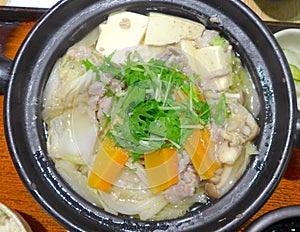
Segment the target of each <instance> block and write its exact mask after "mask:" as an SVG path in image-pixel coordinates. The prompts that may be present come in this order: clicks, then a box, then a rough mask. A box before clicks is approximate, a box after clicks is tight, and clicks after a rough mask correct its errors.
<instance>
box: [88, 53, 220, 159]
mask: <svg viewBox="0 0 300 232" xmlns="http://www.w3.org/2000/svg"><path fill="white" fill-rule="evenodd" d="M111 58H112V56H109V57H106V58H105V60H104V63H103V65H101V66H100V67H95V66H93V65H92V64H90V63H89V62H88V61H85V62H84V63H85V65H86V68H87V69H91V70H93V71H95V72H96V73H98V74H99V75H101V73H109V74H112V75H114V76H116V77H117V78H120V81H121V82H124V83H125V86H126V89H125V92H126V93H125V94H124V95H123V96H120V97H115V101H114V105H113V108H112V111H111V115H112V117H117V118H120V119H122V120H121V121H120V120H117V123H115V124H114V125H113V126H112V127H111V128H112V129H111V130H110V131H109V132H108V133H109V136H111V137H112V138H114V140H115V142H116V144H115V145H116V146H120V147H122V148H125V149H126V150H128V151H129V152H130V156H131V157H132V159H133V161H134V162H135V161H137V160H138V159H139V158H140V157H141V155H143V154H145V153H147V152H152V151H154V150H158V149H161V148H164V147H175V148H176V149H181V148H182V144H183V143H184V142H185V140H186V139H187V138H188V137H189V136H190V134H191V133H192V131H193V129H194V128H204V126H205V125H206V124H207V123H208V122H209V121H210V119H211V113H210V106H209V105H208V103H207V102H206V101H205V100H204V98H203V96H202V94H201V93H200V91H199V89H198V87H197V86H196V85H195V84H194V79H195V77H189V76H187V75H185V74H184V73H183V72H182V69H181V68H180V67H178V65H170V66H167V64H166V62H164V61H162V60H156V59H151V60H150V61H148V62H145V61H143V59H142V58H141V57H140V55H139V54H138V53H134V54H130V55H128V57H127V59H126V63H125V64H124V65H121V66H118V65H115V64H113V63H112V62H111ZM107 94H110V95H112V94H111V93H110V91H109V90H107ZM175 94H178V95H179V98H180V99H176V98H175ZM224 101H225V100H224ZM225 103H226V102H225ZM225 103H224V102H223V101H220V103H219V105H220V106H219V107H217V108H216V111H218V114H217V115H218V118H217V120H218V122H220V121H222V120H223V119H222V118H223V116H222V113H223V111H222V110H224V107H225V106H224V104H225ZM108 119H109V121H111V122H113V121H114V118H108Z"/></svg>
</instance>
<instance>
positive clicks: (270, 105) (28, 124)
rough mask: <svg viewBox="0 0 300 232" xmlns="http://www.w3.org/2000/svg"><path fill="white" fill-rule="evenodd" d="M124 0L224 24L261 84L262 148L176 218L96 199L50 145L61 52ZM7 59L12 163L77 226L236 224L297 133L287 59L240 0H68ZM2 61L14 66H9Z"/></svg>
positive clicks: (133, 7) (56, 212) (52, 208)
mask: <svg viewBox="0 0 300 232" xmlns="http://www.w3.org/2000/svg"><path fill="white" fill-rule="evenodd" d="M120 10H129V11H136V12H140V13H147V12H149V11H157V12H163V13H166V14H171V15H177V16H181V17H186V18H189V19H192V20H195V21H200V22H202V23H204V24H205V25H206V26H207V27H208V28H213V29H216V30H219V31H221V33H222V34H223V35H224V36H225V37H226V38H227V39H229V40H230V41H231V43H232V45H233V47H234V50H235V51H236V52H237V53H239V54H240V57H241V60H242V62H243V64H244V66H245V67H246V69H247V70H248V72H249V73H250V75H251V77H252V79H253V82H254V83H255V87H256V90H257V92H258V94H259V100H260V103H261V106H262V107H261V112H260V114H259V116H258V122H259V125H260V128H261V132H260V134H259V136H258V138H257V141H256V144H257V147H258V150H259V154H258V155H256V156H253V157H252V159H251V162H250V164H249V165H248V167H247V170H246V171H245V173H244V175H243V176H242V177H241V179H240V180H239V181H238V182H237V183H236V185H235V186H234V187H233V188H232V190H230V191H229V192H228V193H227V194H226V195H224V196H223V197H222V198H221V199H219V200H216V201H214V202H212V204H211V205H210V206H209V207H206V208H196V209H194V210H193V211H191V212H188V213H187V214H186V215H185V216H183V217H180V218H177V219H174V220H166V221H159V222H152V221H139V220H136V219H130V218H128V217H118V216H114V215H111V214H109V213H107V212H105V211H103V210H102V209H99V208H97V207H95V206H93V205H91V204H90V203H88V202H87V201H85V200H84V199H82V198H81V197H80V196H79V195H78V194H76V193H75V192H74V191H72V190H71V189H70V187H69V186H68V184H67V183H65V182H64V181H63V179H62V178H61V176H60V175H59V174H58V173H57V171H56V170H55V168H54V166H53V163H52V162H51V160H50V159H49V157H48V155H47V150H46V143H45V136H44V133H43V122H42V119H41V109H42V94H43V88H44V86H45V83H46V81H47V79H48V77H49V73H50V71H51V69H52V67H53V65H54V63H55V61H56V60H57V59H58V57H60V56H62V55H63V54H64V53H65V52H66V50H67V49H68V47H70V46H71V45H73V44H74V43H75V42H77V41H78V40H79V39H81V38H82V37H83V36H84V35H86V34H87V33H88V32H89V31H90V30H91V29H93V28H94V27H96V26H97V25H98V24H99V23H101V22H103V21H104V20H105V19H106V18H107V16H108V15H109V14H110V13H112V12H114V11H120ZM211 17H215V18H216V19H217V22H215V21H211V20H210V18H211ZM1 66H2V67H1V70H2V71H1V75H2V76H1V78H2V82H1V88H2V90H6V91H5V130H6V136H7V143H8V147H9V150H10V153H11V157H12V160H13V162H14V164H15V167H16V169H17V171H18V173H19V175H20V177H21V179H22V180H23V182H24V184H25V185H26V187H27V188H28V190H29V191H30V193H31V194H32V195H33V197H34V198H35V199H36V200H37V202H39V204H40V205H41V206H42V207H43V208H44V209H45V210H47V211H48V212H49V214H51V215H52V216H53V217H54V218H55V219H56V220H57V221H58V222H59V223H61V224H62V225H63V226H65V227H66V228H68V229H69V230H72V231H73V230H74V231H104V230H108V231H120V230H126V231H152V230H162V231H164V230H169V231H176V230H177V231H188V230H195V231H233V230H235V229H237V228H238V227H240V226H242V225H243V224H244V223H245V222H246V221H247V220H248V219H249V218H250V217H251V216H252V215H253V214H254V213H255V212H257V211H258V210H259V209H260V207H261V206H262V205H263V204H264V202H265V201H266V200H267V199H268V198H269V196H270V195H271V193H272V192H273V190H274V189H275V188H276V186H277V184H278V183H279V180H280V178H281V177H282V174H283V172H284V170H285V167H286V166H287V163H288V160H289V156H290V154H291V151H292V148H293V146H294V142H295V141H296V139H297V134H298V133H299V129H298V130H297V129H296V128H297V124H298V121H299V116H298V114H299V112H298V111H297V110H296V100H295V99H296V98H295V89H294V85H293V80H292V76H291V73H290V71H289V68H288V65H287V62H286V60H285V58H284V56H283V53H282V51H281V49H280V47H279V46H278V44H277V42H276V41H275V39H274V37H273V35H272V34H271V32H270V31H269V30H268V29H267V28H266V26H265V24H264V23H263V22H262V21H261V20H260V19H259V18H258V17H257V16H256V15H254V13H252V11H251V10H250V9H249V8H248V7H246V6H245V5H244V4H243V3H242V2H241V1H240V0H214V1H212V0H118V1H108V0H107V1H104V0H98V1H97V0H84V1H82V0H63V1H62V2H60V3H59V4H57V5H56V6H54V7H53V8H52V9H50V11H49V12H48V13H47V14H46V15H44V16H43V17H42V18H41V19H40V20H39V22H38V23H37V25H36V26H35V27H34V28H33V30H32V31H31V32H30V33H29V35H28V37H27V38H26V40H25V42H24V43H23V44H22V46H21V48H20V50H19V52H18V54H17V56H16V58H15V60H14V62H12V63H10V61H8V60H6V61H5V60H3V58H1ZM5 67H6V69H7V68H9V67H10V68H9V70H10V71H9V73H7V72H6V73H5V70H4V69H5ZM5 79H7V80H6V81H5ZM7 83H8V86H6V84H7Z"/></svg>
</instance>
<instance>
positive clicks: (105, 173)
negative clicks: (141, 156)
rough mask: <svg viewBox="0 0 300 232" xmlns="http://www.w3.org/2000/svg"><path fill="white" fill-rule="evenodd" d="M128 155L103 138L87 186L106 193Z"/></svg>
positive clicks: (111, 141)
mask: <svg viewBox="0 0 300 232" xmlns="http://www.w3.org/2000/svg"><path fill="white" fill-rule="evenodd" d="M128 158H129V154H128V153H127V151H126V150H124V149H123V148H121V147H116V146H114V143H113V140H112V139H110V138H108V137H105V138H104V139H103V141H102V144H101V148H100V150H99V152H98V154H97V156H96V160H95V162H94V165H93V168H92V171H91V173H90V176H89V179H88V185H89V186H90V187H92V188H96V189H100V190H101V191H104V192H107V191H108V190H109V188H110V187H111V185H112V183H114V181H115V180H116V178H117V177H118V176H119V175H120V172H121V171H122V169H123V167H124V165H125V163H126V162H127V160H128Z"/></svg>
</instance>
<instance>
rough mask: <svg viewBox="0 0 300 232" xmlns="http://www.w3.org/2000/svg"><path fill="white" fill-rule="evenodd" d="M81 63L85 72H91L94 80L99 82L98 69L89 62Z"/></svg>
mask: <svg viewBox="0 0 300 232" xmlns="http://www.w3.org/2000/svg"><path fill="white" fill-rule="evenodd" d="M82 63H83V64H84V66H85V68H86V70H87V71H89V70H92V71H93V72H94V73H95V74H96V80H97V81H99V80H100V74H99V69H98V68H97V66H95V65H94V64H92V63H91V62H90V61H89V60H83V61H82Z"/></svg>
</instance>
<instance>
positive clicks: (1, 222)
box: [0, 203, 32, 232]
mask: <svg viewBox="0 0 300 232" xmlns="http://www.w3.org/2000/svg"><path fill="white" fill-rule="evenodd" d="M0 231H1V232H32V230H31V228H30V226H29V225H28V223H27V222H26V221H25V220H24V218H23V217H22V216H21V215H20V214H19V213H18V212H16V211H14V210H12V209H10V208H8V207H7V206H6V205H4V204H2V203H0Z"/></svg>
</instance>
